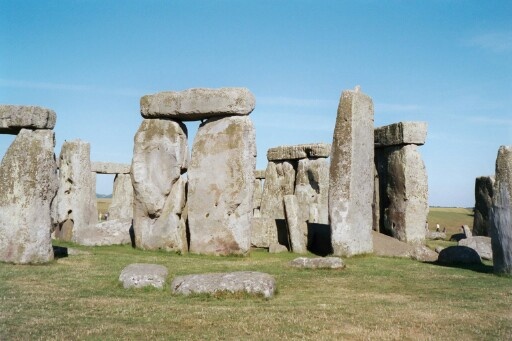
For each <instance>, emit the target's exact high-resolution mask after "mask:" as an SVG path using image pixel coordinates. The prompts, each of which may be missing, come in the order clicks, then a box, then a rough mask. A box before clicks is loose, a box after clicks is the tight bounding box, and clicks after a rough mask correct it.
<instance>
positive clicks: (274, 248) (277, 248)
mask: <svg viewBox="0 0 512 341" xmlns="http://www.w3.org/2000/svg"><path fill="white" fill-rule="evenodd" d="M283 252H288V248H287V247H286V246H284V245H281V244H278V243H272V244H270V246H269V247H268V253H283Z"/></svg>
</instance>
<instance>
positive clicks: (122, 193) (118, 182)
mask: <svg viewBox="0 0 512 341" xmlns="http://www.w3.org/2000/svg"><path fill="white" fill-rule="evenodd" d="M108 218H109V219H123V220H126V219H129V220H131V219H133V185H132V178H131V176H130V174H117V175H116V177H115V178H114V189H113V191H112V204H110V208H109V217H108Z"/></svg>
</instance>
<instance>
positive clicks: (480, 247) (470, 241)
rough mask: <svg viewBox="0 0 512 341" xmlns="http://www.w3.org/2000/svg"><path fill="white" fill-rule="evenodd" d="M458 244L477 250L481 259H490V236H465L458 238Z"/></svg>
mask: <svg viewBox="0 0 512 341" xmlns="http://www.w3.org/2000/svg"><path fill="white" fill-rule="evenodd" d="M459 246H467V247H470V248H472V249H473V250H475V251H476V252H478V254H479V255H480V257H481V258H482V259H487V260H492V246H491V238H490V237H484V236H477V237H467V238H464V239H461V240H459Z"/></svg>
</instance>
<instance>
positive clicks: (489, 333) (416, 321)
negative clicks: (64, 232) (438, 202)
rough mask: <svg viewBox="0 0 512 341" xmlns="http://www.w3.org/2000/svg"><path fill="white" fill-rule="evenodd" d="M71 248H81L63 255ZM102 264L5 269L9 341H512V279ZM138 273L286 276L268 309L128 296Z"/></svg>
mask: <svg viewBox="0 0 512 341" xmlns="http://www.w3.org/2000/svg"><path fill="white" fill-rule="evenodd" d="M60 245H63V246H69V245H71V244H65V243H60ZM76 248H78V249H81V250H85V251H88V252H89V253H90V254H87V255H77V256H69V257H66V258H61V259H57V260H55V261H53V262H52V263H50V264H48V265H39V266H26V265H25V266H22V265H11V264H1V263H0V300H1V301H0V302H1V304H0V305H1V308H2V309H0V339H1V340H18V339H22V340H32V339H45V340H47V339H57V340H63V339H70V340H74V339H88V340H110V339H130V340H143V339H144V340H147V339H179V340H212V339H215V340H218V339H225V340H240V339H251V340H275V339H285V340H286V339H318V340H339V339H357V340H359V339H379V340H390V339H394V340H396V339H411V340H412V339H420V340H426V339H467V340H482V339H502V340H504V339H510V337H511V336H512V309H511V308H510V307H511V306H512V278H503V277H496V276H494V275H492V274H491V272H492V268H491V267H490V266H489V265H484V266H481V267H478V268H473V269H462V268H449V267H441V266H437V265H434V264H427V263H420V262H416V261H413V260H407V259H397V258H379V257H374V256H366V257H355V258H350V259H346V263H347V268H346V269H345V270H342V271H328V270H317V271H312V270H309V271H307V270H298V269H293V268H290V267H289V266H288V265H287V263H288V262H289V261H290V260H291V259H293V258H294V257H296V255H294V254H291V253H285V254H277V255H276V254H269V253H267V252H263V251H260V250H258V251H254V252H252V253H251V255H250V256H249V257H246V258H242V257H208V256H198V255H181V256H180V255H177V254H173V253H165V252H152V251H140V250H135V249H132V248H131V247H129V246H111V247H95V248H91V247H80V246H76ZM131 263H156V264H161V265H164V266H166V267H167V268H168V269H169V279H168V283H170V281H171V280H172V278H173V277H174V276H176V275H183V274H191V273H202V272H219V271H220V272H224V271H235V270H256V271H263V272H267V273H270V274H272V275H273V276H275V278H276V280H277V283H278V293H277V295H276V296H275V297H274V298H273V299H270V300H265V299H263V298H259V297H230V296H228V297H221V298H212V297H207V296H195V297H189V298H186V297H180V296H173V295H172V294H171V292H170V290H169V287H168V285H167V287H166V288H165V289H164V290H161V291H160V290H156V289H138V290H137V289H132V290H125V289H123V288H122V286H121V285H120V283H119V282H118V276H119V274H120V272H121V270H122V269H123V268H124V267H125V266H126V265H128V264H131Z"/></svg>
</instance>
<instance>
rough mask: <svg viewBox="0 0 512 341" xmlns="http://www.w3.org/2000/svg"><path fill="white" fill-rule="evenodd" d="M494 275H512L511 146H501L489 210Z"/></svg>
mask: <svg viewBox="0 0 512 341" xmlns="http://www.w3.org/2000/svg"><path fill="white" fill-rule="evenodd" d="M491 245H492V254H493V265H494V273H496V274H503V275H512V146H501V147H500V149H499V151H498V157H497V159H496V183H495V188H494V196H493V207H492V209H491Z"/></svg>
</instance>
